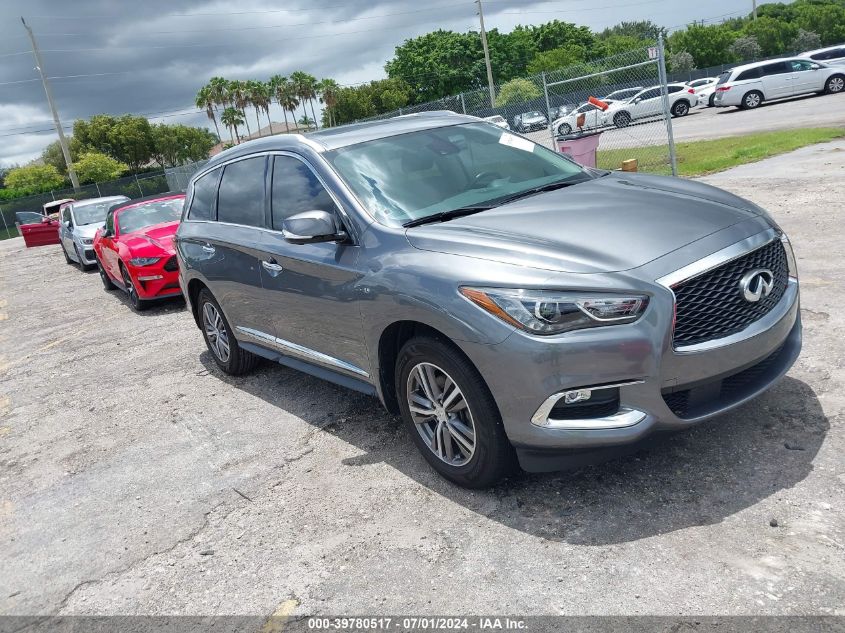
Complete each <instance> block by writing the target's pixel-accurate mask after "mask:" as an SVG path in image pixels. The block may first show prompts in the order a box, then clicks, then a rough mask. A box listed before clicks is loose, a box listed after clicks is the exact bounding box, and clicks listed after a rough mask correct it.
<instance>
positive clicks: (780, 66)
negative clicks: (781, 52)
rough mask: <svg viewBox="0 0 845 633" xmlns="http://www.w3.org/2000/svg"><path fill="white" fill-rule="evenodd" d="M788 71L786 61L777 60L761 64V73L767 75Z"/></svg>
mask: <svg viewBox="0 0 845 633" xmlns="http://www.w3.org/2000/svg"><path fill="white" fill-rule="evenodd" d="M788 72H790V69H789V68H787V65H786V62H777V63H775V64H766V65H765V66H763V75H765V76H767V77H768V76H770V75H782V74H784V73H788Z"/></svg>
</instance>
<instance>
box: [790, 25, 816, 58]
mask: <svg viewBox="0 0 845 633" xmlns="http://www.w3.org/2000/svg"><path fill="white" fill-rule="evenodd" d="M821 46H822V38H821V37H819V34H818V33H813V32H812V31H805V30H804V29H800V28H799V29H798V35H796V36H795V39H794V40H792V42H790V44H789V48H791V49H792V50H793V51H795V52H799V53H801V52H804V51H811V50H813V49H814V48H821Z"/></svg>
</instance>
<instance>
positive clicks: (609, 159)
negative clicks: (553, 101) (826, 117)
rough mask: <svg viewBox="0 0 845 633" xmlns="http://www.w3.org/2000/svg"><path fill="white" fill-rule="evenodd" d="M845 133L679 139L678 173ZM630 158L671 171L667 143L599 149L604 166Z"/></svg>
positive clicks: (697, 172) (713, 168)
mask: <svg viewBox="0 0 845 633" xmlns="http://www.w3.org/2000/svg"><path fill="white" fill-rule="evenodd" d="M843 137H845V128H837V127H814V128H804V129H796V130H783V131H778V132H761V133H759V134H747V135H745V136H731V137H728V138H717V139H713V140H709V141H691V142H688V143H676V144H675V148H676V150H677V153H678V175H680V176H687V177H690V176H703V175H705V174H712V173H715V172H717V171H724V170H725V169H730V168H731V167H736V166H737V165H744V164H746V163H754V162H756V161H758V160H763V159H764V158H769V157H771V156H777V155H778V154H785V153H786V152H791V151H793V150H796V149H800V148H802V147H806V146H807V145H815V144H816V143H825V142H827V141H832V140H834V139H837V138H843ZM629 158H636V159H638V160H639V161H640V171H646V172H650V173H662V174H667V173H670V172H671V170H670V169H669V167H668V166H667V163H668V160H669V157H668V149H667V148H666V147H664V146H661V147H632V148H629V149H611V150H601V149H599V152H598V163H599V165H598V166H599V167H600V168H602V169H619V167H620V166H621V164H622V161H624V160H628V159H629Z"/></svg>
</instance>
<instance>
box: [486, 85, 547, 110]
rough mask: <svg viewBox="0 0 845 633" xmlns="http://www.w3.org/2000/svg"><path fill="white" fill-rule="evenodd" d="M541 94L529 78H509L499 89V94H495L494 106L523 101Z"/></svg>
mask: <svg viewBox="0 0 845 633" xmlns="http://www.w3.org/2000/svg"><path fill="white" fill-rule="evenodd" d="M541 94H542V93H541V92H540V89H539V88H538V87H537V86H536V85H534V82H532V81H530V80H529V79H519V78H517V79H511V80H510V81H509V82H507V83H506V84H503V85H502V87H501V88H500V89H499V94H498V95H497V96H496V107H497V108H503V107H504V106H508V105H513V104H517V103H525V102H526V101H531V100H532V99H536V98H538V97H539V96H540V95H541Z"/></svg>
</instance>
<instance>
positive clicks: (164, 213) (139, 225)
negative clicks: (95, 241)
mask: <svg viewBox="0 0 845 633" xmlns="http://www.w3.org/2000/svg"><path fill="white" fill-rule="evenodd" d="M184 201H185V199H184V198H182V197H179V198H171V199H170V200H154V201H152V202H147V203H146V204H142V205H139V206H137V207H129V208H128V209H121V210H120V211H119V212H118V213H117V226H118V228H119V229H120V232H121V233H131V232H132V231H140V230H141V229H144V228H146V227H148V226H153V225H154V224H163V223H164V222H175V221H176V220H178V219H179V218H180V217H182V204H183V202H184Z"/></svg>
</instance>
